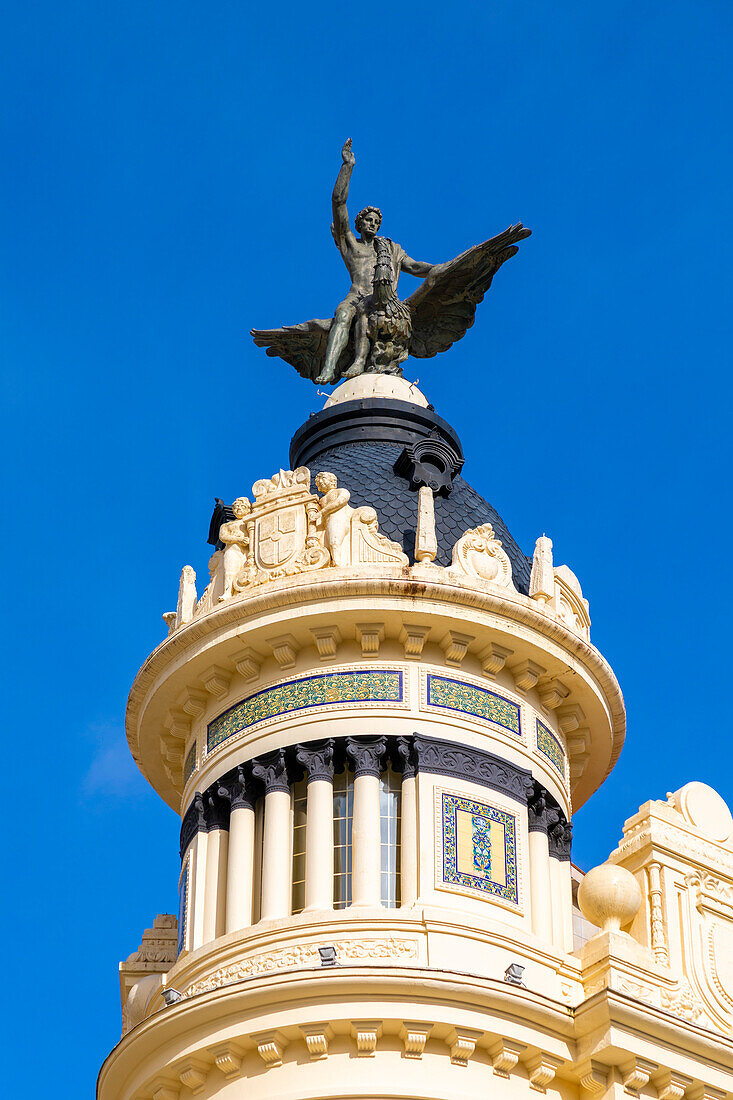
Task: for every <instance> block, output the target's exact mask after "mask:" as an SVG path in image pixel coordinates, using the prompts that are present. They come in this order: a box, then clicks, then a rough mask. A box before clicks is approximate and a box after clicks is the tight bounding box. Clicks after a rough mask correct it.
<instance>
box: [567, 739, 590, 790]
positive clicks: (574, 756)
mask: <svg viewBox="0 0 733 1100" xmlns="http://www.w3.org/2000/svg"><path fill="white" fill-rule="evenodd" d="M589 737H590V730H589V729H578V730H576V731H575V733H571V734H569V735H567V736H566V739H565V740H566V742H567V746H568V764H569V768H570V781H571V783H575V782H576V781H577V780H578V779H580V777H581V775H582V774H583V772H584V771H585V768H586V765H587V763H588V761H589V760H590V751H589V749H588V739H589Z"/></svg>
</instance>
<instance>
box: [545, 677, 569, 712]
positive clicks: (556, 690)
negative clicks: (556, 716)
mask: <svg viewBox="0 0 733 1100" xmlns="http://www.w3.org/2000/svg"><path fill="white" fill-rule="evenodd" d="M537 694H538V695H539V697H540V702H541V703H542V706H543V707H545V709H546V710H557V708H558V707H559V706H560V705H561V703H563V702H564V700H565V699H567V697H568V695H569V694H570V688H569V687H565V684H563V682H562V681H561V680H558V679H556V678H555V677H551V676H547V677H543V678H542V679H541V680H539V681H538V683H537Z"/></svg>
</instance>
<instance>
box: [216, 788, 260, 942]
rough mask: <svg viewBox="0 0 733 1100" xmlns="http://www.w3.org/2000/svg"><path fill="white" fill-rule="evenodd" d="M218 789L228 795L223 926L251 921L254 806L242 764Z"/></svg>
mask: <svg viewBox="0 0 733 1100" xmlns="http://www.w3.org/2000/svg"><path fill="white" fill-rule="evenodd" d="M219 793H220V794H221V795H223V796H224V797H226V795H227V793H228V795H229V797H230V798H231V812H230V815H229V859H228V863H227V890H226V930H227V932H234V931H235V930H236V929H238V928H249V927H250V925H251V924H252V903H253V900H254V862H255V807H254V792H253V790H252V783H251V781H250V780H249V778H248V776H247V774H246V771H245V769H244V768H243V767H239V768H237V774H236V778H235V780H234V782H233V784H232V787H231V789H229V788H220V789H219Z"/></svg>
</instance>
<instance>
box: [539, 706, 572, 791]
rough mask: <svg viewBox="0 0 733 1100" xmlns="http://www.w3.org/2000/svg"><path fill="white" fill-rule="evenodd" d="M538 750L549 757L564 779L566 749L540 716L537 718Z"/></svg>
mask: <svg viewBox="0 0 733 1100" xmlns="http://www.w3.org/2000/svg"><path fill="white" fill-rule="evenodd" d="M537 751H538V752H541V753H542V755H543V756H546V757H547V759H548V760H549V761H550V763H551V764H552V766H553V768H556V769H557V771H559V772H560V775H561V776H562V777H563V779H564V778H565V750H564V749H563V747H562V745H561V744H560V742H559V741H558V739H557V737H555V734H554V733H553V732H552V730H548V728H547V726H545V725H543V724H542V722H540V720H539V718H538V719H537Z"/></svg>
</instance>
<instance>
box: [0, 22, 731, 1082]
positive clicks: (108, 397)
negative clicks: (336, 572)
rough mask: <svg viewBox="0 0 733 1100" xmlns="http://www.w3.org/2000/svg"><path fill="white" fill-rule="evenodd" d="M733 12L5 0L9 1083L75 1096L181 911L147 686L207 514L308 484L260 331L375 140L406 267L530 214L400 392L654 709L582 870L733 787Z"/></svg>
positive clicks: (389, 220) (370, 188) (320, 239)
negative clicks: (140, 745)
mask: <svg viewBox="0 0 733 1100" xmlns="http://www.w3.org/2000/svg"><path fill="white" fill-rule="evenodd" d="M732 31H733V8H731V5H730V3H729V2H727V0H718V2H716V0H688V2H683V0H668V2H666V3H649V2H643V0H641V2H640V0H634V2H631V0H627V2H613V0H612V2H610V3H606V4H589V3H587V0H577V2H568V0H551V2H550V0H547V2H533V3H528V2H527V3H520V2H510V0H505V2H493V0H492V2H489V0H482V2H480V3H464V4H458V5H456V4H443V3H441V4H437V3H433V2H432V0H420V2H419V3H417V2H415V3H396V4H395V5H394V6H393V9H392V10H389V9H387V8H385V9H380V10H377V9H374V8H370V7H369V6H365V5H363V4H362V5H355V6H349V5H346V4H343V3H339V4H331V3H318V2H316V3H314V4H310V5H305V6H304V5H301V4H297V5H296V4H290V3H281V4H278V5H267V4H264V5H247V4H242V3H231V2H230V3H223V2H222V3H216V2H213V3H208V4H192V3H186V2H183V3H181V2H179V3H176V4H173V3H170V2H168V0H161V2H159V3H156V4H153V5H151V4H149V3H144V4H143V3H139V2H137V0H129V2H127V3H124V4H123V3H105V4H100V3H98V2H96V3H92V2H91V0H69V2H68V3H64V4H58V3H53V4H52V3H43V2H40V0H38V2H34V0H26V2H25V3H22V4H13V5H6V7H5V10H4V19H3V34H2V41H1V43H0V99H1V101H2V105H3V109H2V118H1V120H0V147H2V151H3V152H2V158H0V161H1V163H0V179H1V181H2V202H1V204H0V227H1V228H0V233H1V235H2V261H1V264H0V268H1V272H2V274H1V275H0V278H1V279H2V284H1V285H0V331H1V332H2V366H3V370H2V375H3V391H2V394H3V406H4V409H3V415H4V426H3V428H2V433H1V435H0V442H1V445H2V448H3V451H4V452H5V468H6V471H7V480H6V496H5V507H4V520H5V537H4V540H3V543H4V547H5V549H6V551H7V563H6V566H5V570H4V575H5V577H6V585H7V589H6V595H5V601H4V602H5V608H6V626H5V631H4V641H5V644H6V652H5V655H4V660H3V667H4V669H5V672H6V676H7V678H6V685H5V701H6V703H7V704H8V710H7V711H6V720H5V741H4V743H5V797H4V800H3V801H4V807H5V815H6V821H7V822H9V823H10V829H9V830H7V829H6V835H7V836H8V837H9V839H10V848H11V850H10V858H9V865H8V870H7V871H6V872H5V876H4V881H5V885H6V892H5V896H6V898H7V899H8V900H7V901H6V904H5V905H4V906H3V907H2V921H3V923H4V924H5V929H4V930H3V933H2V935H3V939H2V943H3V944H4V947H5V952H6V954H5V958H4V966H3V975H4V981H5V997H4V1003H5V1010H4V1011H6V1012H12V1014H13V1018H14V1019H16V1020H18V1021H19V1022H20V1023H21V1027H20V1028H19V1030H18V1035H17V1037H16V1038H14V1039H13V1040H12V1044H11V1045H12V1054H13V1057H10V1058H6V1062H5V1067H4V1070H3V1074H4V1076H3V1086H4V1089H5V1090H6V1091H7V1094H8V1095H10V1094H13V1093H14V1092H16V1091H18V1092H20V1091H22V1086H21V1081H24V1080H25V1075H26V1074H27V1072H28V1067H29V1065H33V1064H34V1063H37V1062H38V1059H39V1047H38V1032H39V1031H40V1034H41V1035H42V1042H41V1048H42V1053H41V1055H40V1063H39V1064H38V1069H39V1071H40V1072H41V1073H42V1074H45V1073H49V1074H51V1075H52V1077H53V1079H54V1088H55V1095H57V1096H59V1097H61V1096H64V1097H65V1096H68V1097H70V1098H71V1097H73V1098H77V1097H80V1096H84V1095H90V1094H91V1090H92V1088H93V1082H94V1078H95V1075H96V1071H97V1068H98V1065H99V1063H100V1062H101V1060H102V1058H103V1057H104V1055H105V1054H106V1052H107V1051H108V1049H109V1048H110V1047H111V1046H112V1044H113V1043H114V1042H115V1041H116V1039H117V1038H118V1036H119V1002H118V995H117V977H116V967H117V962H118V960H119V959H120V958H124V957H125V956H126V955H127V954H128V953H129V952H131V951H133V950H134V949H135V947H136V946H137V944H138V943H139V940H140V935H141V933H142V930H143V928H145V927H146V926H148V925H149V924H150V923H151V921H152V919H153V917H154V916H155V914H156V913H157V912H164V911H169V912H172V911H174V910H175V905H176V881H177V874H178V856H177V838H178V824H177V821H176V818H175V816H174V814H173V813H172V812H171V811H170V810H168V809H167V808H166V807H165V806H163V804H162V803H160V801H159V800H158V798H157V796H156V795H155V794H154V793H153V792H152V791H151V790H149V789H148V787H147V785H146V784H145V782H144V781H143V780H142V779H141V777H140V776H139V774H138V773H137V771H136V770H135V768H134V766H133V765H132V763H131V761H130V760H129V759H128V756H127V750H126V746H125V743H124V737H123V714H124V705H125V698H126V693H127V690H128V687H129V684H130V682H131V680H132V677H133V675H134V673H135V671H136V669H137V667H138V666H139V664H140V663H141V662H142V660H143V659H144V658H145V656H146V655H147V653H148V652H149V651H150V650H151V649H152V648H153V647H154V646H155V645H156V644H157V643H158V641H159V640H160V639H161V638H162V636H163V629H164V628H163V624H162V622H161V619H160V615H161V613H162V612H163V611H166V610H169V609H170V608H172V607H174V606H175V599H176V586H177V578H178V573H179V570H180V568H181V566H182V565H183V564H184V563H186V562H190V563H191V564H193V566H194V567H195V568H196V570H197V572H198V574H199V576H200V577H201V576H205V575H206V562H207V559H208V555H209V549H210V548H209V547H207V545H206V535H207V532H208V523H209V516H210V512H211V506H212V502H213V497H214V496H215V495H216V496H221V497H225V498H226V499H228V500H231V499H232V498H233V497H234V496H236V495H237V494H239V493H242V492H248V491H249V488H250V486H251V483H252V481H253V480H254V479H255V478H256V477H261V476H265V475H269V474H270V473H271V472H272V471H273V470H274V469H276V468H278V467H279V466H281V465H285V464H286V463H287V456H288V442H289V439H290V435H291V433H292V432H293V431H294V429H295V428H296V427H297V426H298V425H299V424H300V423H301V422H302V421H303V420H304V419H305V418H306V417H307V416H308V414H309V413H310V412H311V411H313V410H314V409H316V408H318V407H319V406H320V404H321V399H320V398H318V397H317V395H316V393H315V388H314V387H312V386H311V385H310V384H309V383H307V382H305V381H303V380H302V379H300V378H298V377H297V375H296V374H295V372H294V371H293V370H291V369H290V368H289V367H287V366H286V365H285V364H283V363H281V362H279V361H278V360H269V359H266V358H265V357H264V355H263V353H262V352H260V351H258V350H257V349H255V348H254V347H253V346H252V344H251V343H250V340H249V337H248V330H249V328H250V327H251V326H253V325H255V326H259V327H269V326H273V325H277V324H281V323H285V322H296V321H300V320H303V319H305V318H308V317H313V316H316V317H319V316H326V315H328V313H329V312H330V310H331V309H332V308H333V306H334V305H335V303H336V302H337V301H338V300H339V297H340V296H341V295H342V293H343V291H344V290H345V286H346V283H345V272H344V270H343V268H342V266H341V264H340V261H339V258H338V256H337V254H336V251H335V249H334V247H333V243H332V241H331V236H330V233H329V223H330V206H329V203H330V191H331V187H332V184H333V179H334V175H335V172H336V171H337V169H338V166H339V150H340V147H341V143H342V142H343V140H344V138H346V137H347V136H349V135H350V136H352V137H353V140H354V149H355V152H356V155H357V168H356V175H355V178H354V185H353V191H352V195H353V206H354V209H356V208H358V206H361V205H364V204H366V203H375V204H377V205H379V206H381V207H382V209H383V211H384V225H383V229H384V232H385V233H386V234H387V235H390V236H394V237H395V239H398V240H399V241H400V242H401V243H403V244H404V245H405V247H406V248H407V249H408V251H409V252H410V254H411V255H413V256H416V257H419V258H421V259H428V260H435V261H437V260H441V259H445V258H448V257H450V256H453V255H455V254H457V253H458V252H460V251H461V250H463V249H464V248H466V247H468V246H469V245H471V244H472V243H474V242H476V241H478V240H482V239H484V238H486V237H488V236H491V235H492V234H494V233H496V232H498V231H499V230H501V229H503V228H504V227H505V226H506V225H508V224H509V223H511V222H515V221H519V220H522V221H524V222H525V223H526V224H527V225H530V226H531V227H532V228H533V230H534V235H533V237H532V238H531V240H529V241H528V242H527V243H526V244H525V245H524V246H523V248H522V251H521V254H520V256H519V257H518V258H517V259H516V260H513V261H512V262H511V264H510V265H508V266H507V267H506V268H505V269H504V270H503V271H502V272H501V275H500V277H499V278H498V279H497V281H496V283H495V286H494V287H493V288H492V290H491V293H490V295H489V297H488V298H487V300H486V302H485V303H484V305H483V307H481V309H480V311H479V317H478V321H477V324H476V326H475V327H474V329H472V330H471V332H470V333H469V334H468V335H467V337H466V338H465V339H464V340H463V341H462V342H461V343H460V345H457V346H456V347H455V348H454V349H453V350H452V351H451V352H450V353H449V354H448V355H445V356H441V357H439V358H436V359H433V360H431V361H423V362H417V363H413V364H408V367H407V372H406V373H407V374H408V376H409V377H411V378H412V379H414V378H416V377H419V378H420V385H421V388H422V389H424V391H425V392H426V393H427V394H428V396H429V397H430V399H431V400H432V401H433V403H434V404H435V406H436V408H437V410H438V411H439V412H440V413H441V414H442V415H443V416H444V417H446V418H447V419H448V420H449V421H450V422H451V423H453V424H454V425H455V427H456V428H457V429H458V430H459V432H460V434H461V436H462V439H463V444H464V449H465V452H466V455H467V462H466V468H465V473H466V475H467V476H468V478H469V480H470V481H471V482H472V483H473V484H474V485H475V486H476V487H477V489H479V490H480V491H481V492H482V493H483V494H484V495H485V496H487V497H488V498H489V499H490V500H491V501H492V503H493V504H494V505H495V506H496V507H497V508H498V510H499V511H500V512H501V513H502V515H503V516H504V518H505V519H506V521H507V523H508V524H509V526H510V528H511V530H512V531H513V533H514V534H515V536H516V537H517V539H518V540H519V542H520V544H521V545H522V546H523V547H524V548H525V550H527V551H530V552H531V549H532V547H533V544H534V540H535V538H536V537H537V536H538V535H539V534H541V533H543V532H547V533H548V534H549V535H551V536H552V538H553V540H554V543H555V553H556V562H562V561H564V562H567V563H568V564H569V565H570V566H571V567H572V568H573V569H574V570H575V571H576V572H577V574H578V576H579V577H580V579H581V582H582V584H583V588H584V590H585V592H586V594H587V595H588V597H589V599H590V604H591V615H592V619H593V639H594V641H595V643H596V644H597V645H598V646H599V648H600V649H601V650H602V651H603V653H604V654H605V655H606V656H607V657H608V659H609V660H610V661H611V663H612V665H613V667H614V668H615V670H616V673H617V675H618V677H619V680H620V682H621V685H622V688H623V690H624V692H625V695H626V701H627V706H628V712H629V728H628V736H627V744H626V748H625V750H624V752H623V754H622V756H621V760H620V762H619V764H618V766H617V768H616V770H615V772H614V773H613V775H612V776H611V778H610V779H609V780H608V781H607V783H606V784H605V786H604V787H603V788H602V790H601V791H600V792H599V793H598V794H597V795H596V796H595V798H594V799H592V801H591V802H590V803H589V805H588V806H587V808H586V809H584V810H583V811H582V812H581V813H580V814H579V815H578V817H577V819H576V846H575V855H576V859H577V860H578V862H579V863H580V864H581V865H582V866H584V867H586V868H587V867H589V866H591V865H593V864H594V863H597V862H601V861H602V860H603V859H604V858H605V856H606V855H607V853H608V851H609V850H610V849H611V848H612V847H613V846H614V845H615V843H616V841H617V839H618V838H619V836H620V831H621V826H622V823H623V821H624V819H625V818H626V817H627V816H629V815H630V814H631V813H633V812H634V811H635V810H636V808H637V807H638V806H639V805H640V804H641V803H643V802H644V801H646V800H647V799H650V798H659V797H662V798H663V797H664V796H665V793H666V792H667V791H669V790H674V789H675V788H677V787H679V786H680V785H681V784H682V783H684V782H686V781H687V780H689V779H693V778H696V779H701V780H704V781H706V782H709V783H712V784H713V785H714V786H716V787H717V789H718V790H720V791H721V793H722V794H723V795H724V796H725V797H726V798H727V799H728V801H729V802H733V780H732V779H731V771H730V764H731V750H730V728H731V718H730V714H729V709H730V694H729V686H728V683H729V679H730V673H729V665H730V662H731V657H730V647H729V632H730V625H729V591H728V579H729V575H730V570H729V568H728V567H729V558H730V551H731V546H732V545H733V532H732V531H731V517H730V494H729V479H730V458H731V456H730V438H729V436H730V429H729V419H730V412H729V409H730V397H731V386H730V382H729V367H728V362H727V360H728V357H729V347H730V342H731V322H730V298H729V290H730V279H729V268H730V251H731V211H730V202H731V200H730V172H731V160H732V156H731V127H730V104H731V75H730V53H731V44H732V42H731V38H732ZM409 282H410V280H409V278H406V284H407V283H409ZM26 1012H27V1013H29V1014H30V1016H29V1018H30V1019H31V1020H33V1021H35V1025H34V1026H33V1027H29V1026H27V1023H26V1020H27V1018H26V1017H25V1016H24V1013H26ZM5 1026H6V1027H7V1024H6V1025H5ZM6 1033H7V1032H6Z"/></svg>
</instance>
